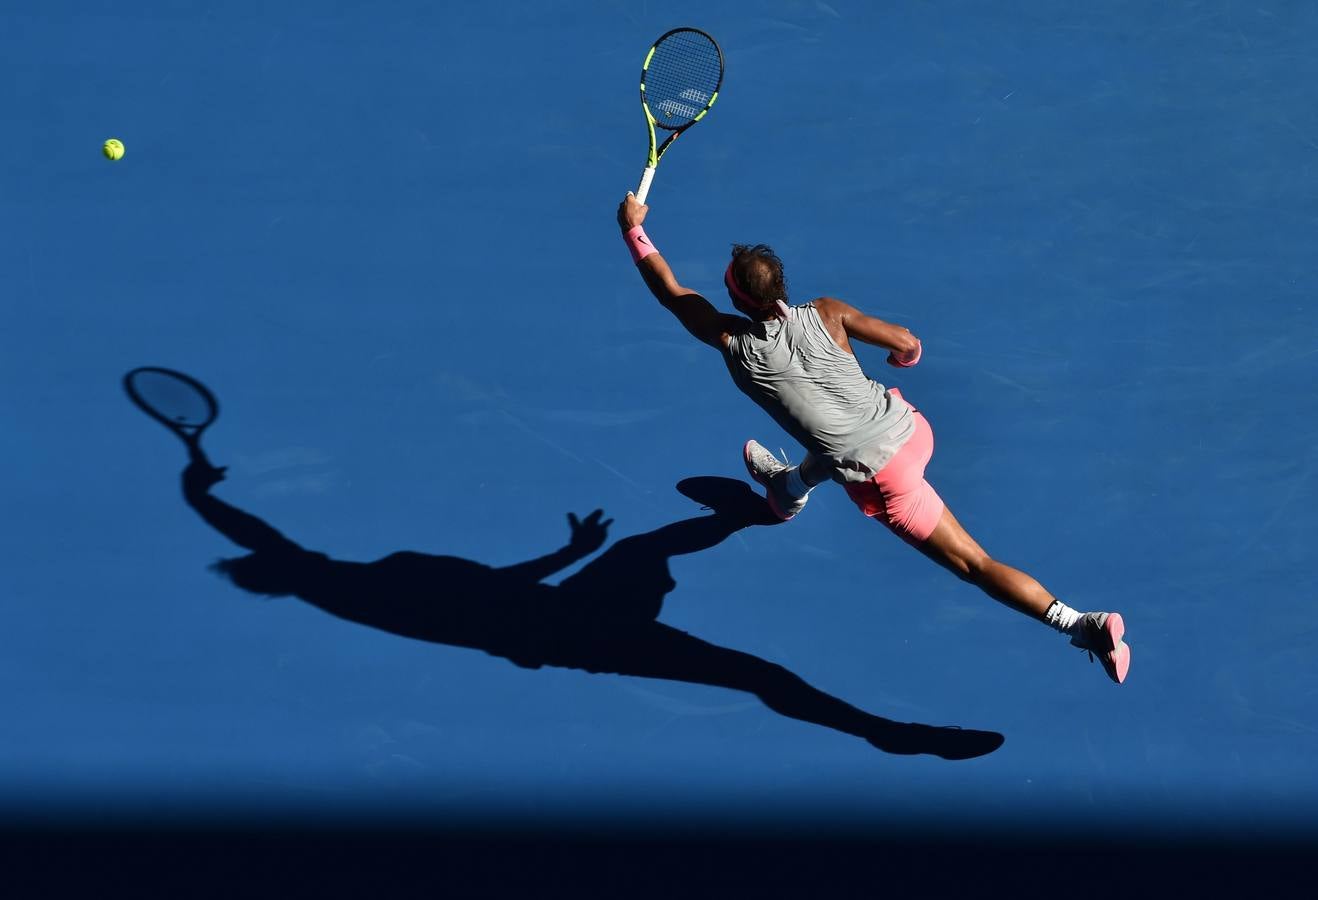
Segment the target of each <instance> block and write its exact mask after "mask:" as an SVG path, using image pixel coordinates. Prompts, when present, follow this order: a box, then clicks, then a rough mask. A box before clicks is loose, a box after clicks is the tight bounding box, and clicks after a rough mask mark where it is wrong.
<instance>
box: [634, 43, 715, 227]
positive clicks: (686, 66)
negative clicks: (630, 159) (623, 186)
mask: <svg viewBox="0 0 1318 900" xmlns="http://www.w3.org/2000/svg"><path fill="white" fill-rule="evenodd" d="M722 85H723V51H722V50H720V49H719V45H718V42H717V41H715V40H714V39H713V38H712V37H710V36H709V35H708V34H705V32H703V31H701V30H699V29H697V28H674V29H673V30H672V31H670V32H668V33H667V34H665V35H663V36H662V37H660V38H659V40H657V41H655V42H654V46H653V47H651V48H650V52H649V53H647V54H646V55H645V63H644V64H643V65H642V66H641V109H643V110H644V111H645V124H646V127H647V128H649V130H650V152H649V155H647V156H646V158H645V171H644V172H643V173H642V174H641V185H640V187H638V188H637V189H636V199H637V200H639V201H640V202H642V203H644V202H645V198H646V195H648V194H649V193H650V182H651V181H653V180H654V170H655V169H656V168H658V167H659V160H660V159H662V158H663V155H664V153H665V151H667V150H668V148H669V146H670V145H671V144H672V143H673V141H675V140H677V136H678V135H679V134H681V133H682V132H684V131H686V130H687V129H688V128H690V127H691V126H692V125H694V124H696V123H697V122H699V121H700V120H701V119H702V118H704V116H705V113H707V112H709V109H710V107H711V106H713V105H714V101H715V100H717V99H718V91H719V88H720V87H722ZM656 129H657V130H656ZM660 131H666V132H671V133H670V134H669V135H668V136H667V137H666V138H665V139H664V142H663V143H662V144H660V143H659V142H658V136H659V132H660Z"/></svg>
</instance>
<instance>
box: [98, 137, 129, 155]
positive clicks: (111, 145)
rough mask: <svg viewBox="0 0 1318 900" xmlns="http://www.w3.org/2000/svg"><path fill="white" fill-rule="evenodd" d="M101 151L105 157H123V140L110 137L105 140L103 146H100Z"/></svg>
mask: <svg viewBox="0 0 1318 900" xmlns="http://www.w3.org/2000/svg"><path fill="white" fill-rule="evenodd" d="M101 152H102V153H104V154H105V158H106V159H123V157H124V145H123V142H122V141H120V140H119V139H118V138H110V139H109V140H108V141H106V142H105V146H104V147H102V148H101Z"/></svg>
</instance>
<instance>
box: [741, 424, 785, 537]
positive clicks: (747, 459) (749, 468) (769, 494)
mask: <svg viewBox="0 0 1318 900" xmlns="http://www.w3.org/2000/svg"><path fill="white" fill-rule="evenodd" d="M752 443H753V442H752V441H747V442H746V443H745V444H743V445H742V448H741V461H742V462H744V463H745V464H746V472H747V473H748V474H749V475H750V476H751V478H752V479H754V480H755V483H756V484H758V485H759V486H760V487H762V488H764V499H765V501H766V502H767V503H768V504H769V509H770V510H772V511H773V514H774V515H775V516H777V517H778V518H779V519H781V520H782V521H784V522H788V521H791V520H792V519H793V518H795V516H785V515H783V511H782V510H781V509H779V508H778V504H777V503H774V502H773V491H771V490H769V483H768V482H767V481H765V480H764V479H762V478H761V477H760V474H759V473H758V472H756V471H755V467H754V466H753V465H751V444H752Z"/></svg>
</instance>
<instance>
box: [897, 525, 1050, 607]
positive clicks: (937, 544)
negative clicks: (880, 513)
mask: <svg viewBox="0 0 1318 900" xmlns="http://www.w3.org/2000/svg"><path fill="white" fill-rule="evenodd" d="M911 543H912V544H914V545H915V546H916V547H918V548H919V550H920V552H921V553H923V554H924V555H925V556H927V557H929V558H930V559H932V560H933V561H934V562H936V563H938V564H939V565H940V566H943V567H944V568H946V569H948V570H950V571H951V572H952V574H954V575H956V576H957V577H958V578H960V579H961V580H962V581H966V582H969V583H970V584H973V585H975V586H976V587H978V588H980V589H981V590H982V591H984V593H986V594H988V595H989V596H990V597H992V598H993V599H994V600H997V601H999V602H1001V603H1005V604H1006V605H1007V606H1010V607H1011V608H1012V609H1014V610H1016V611H1017V612H1022V613H1025V614H1026V615H1027V616H1032V617H1033V618H1036V619H1038V620H1039V621H1040V622H1044V621H1047V620H1046V619H1045V616H1046V614H1047V612H1048V607H1050V606H1052V605H1053V603H1054V602H1056V600H1057V598H1056V597H1054V596H1053V595H1052V594H1050V593H1048V591H1047V589H1045V588H1044V586H1043V585H1042V584H1040V583H1039V582H1038V581H1036V580H1035V579H1034V578H1032V577H1031V576H1029V575H1027V574H1025V573H1024V572H1022V571H1020V570H1019V569H1013V568H1012V567H1011V566H1009V565H1007V564H1006V563H1001V562H998V561H997V560H996V559H993V558H992V557H991V556H989V555H988V554H987V553H985V552H984V548H983V547H981V546H979V544H978V543H977V542H976V541H975V539H974V538H972V537H971V536H970V535H969V534H968V533H967V532H966V530H965V528H963V527H962V526H961V523H960V522H958V521H957V518H956V516H954V515H952V510H950V509H948V508H947V507H946V506H944V507H943V514H942V515H941V516H940V517H939V519H938V524H937V525H936V526H934V531H933V533H932V534H931V535H929V537H928V538H926V539H925V540H924V541H914V540H913V541H911Z"/></svg>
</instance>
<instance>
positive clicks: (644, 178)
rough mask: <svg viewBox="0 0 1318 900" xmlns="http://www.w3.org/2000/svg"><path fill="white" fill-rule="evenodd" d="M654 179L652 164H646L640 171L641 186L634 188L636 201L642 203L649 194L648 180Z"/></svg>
mask: <svg viewBox="0 0 1318 900" xmlns="http://www.w3.org/2000/svg"><path fill="white" fill-rule="evenodd" d="M652 181H654V166H646V167H645V171H644V172H642V173H641V186H640V187H638V188H637V189H636V201H637V202H638V203H644V202H645V198H646V197H647V196H649V194H650V182H652Z"/></svg>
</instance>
